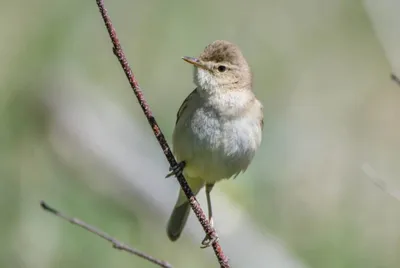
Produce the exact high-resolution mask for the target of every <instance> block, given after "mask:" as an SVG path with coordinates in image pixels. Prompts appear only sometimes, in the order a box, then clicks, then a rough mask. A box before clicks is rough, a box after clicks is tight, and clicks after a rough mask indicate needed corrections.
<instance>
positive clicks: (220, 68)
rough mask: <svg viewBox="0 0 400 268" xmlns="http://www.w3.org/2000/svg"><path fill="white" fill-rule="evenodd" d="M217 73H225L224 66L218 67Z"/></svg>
mask: <svg viewBox="0 0 400 268" xmlns="http://www.w3.org/2000/svg"><path fill="white" fill-rule="evenodd" d="M218 71H220V72H221V73H223V72H225V71H226V66H224V65H220V66H218Z"/></svg>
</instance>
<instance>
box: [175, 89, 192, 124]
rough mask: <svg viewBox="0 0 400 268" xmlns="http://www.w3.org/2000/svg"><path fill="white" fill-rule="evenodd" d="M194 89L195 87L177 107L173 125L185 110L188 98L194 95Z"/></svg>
mask: <svg viewBox="0 0 400 268" xmlns="http://www.w3.org/2000/svg"><path fill="white" fill-rule="evenodd" d="M196 90H197V88H195V89H194V90H193V91H192V92H191V93H190V94H189V96H187V97H186V99H185V100H184V101H183V102H182V104H181V107H180V108H179V110H178V112H177V114H176V121H175V125H176V124H177V123H178V121H179V118H180V117H181V115H182V113H183V111H185V109H186V108H187V105H188V102H189V100H190V99H191V98H192V97H193V96H194V94H196Z"/></svg>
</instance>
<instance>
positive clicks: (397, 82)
mask: <svg viewBox="0 0 400 268" xmlns="http://www.w3.org/2000/svg"><path fill="white" fill-rule="evenodd" d="M390 78H392V80H393V81H394V82H395V83H396V84H397V85H399V86H400V78H399V77H398V76H396V75H395V74H394V73H392V74H391V75H390Z"/></svg>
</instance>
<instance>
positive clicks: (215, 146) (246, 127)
mask: <svg viewBox="0 0 400 268" xmlns="http://www.w3.org/2000/svg"><path fill="white" fill-rule="evenodd" d="M190 122H191V123H190V125H189V126H188V128H186V130H187V131H185V132H183V133H181V135H182V136H181V137H179V136H180V135H179V134H177V137H176V138H177V139H179V138H182V139H183V140H186V141H189V142H187V143H186V144H187V145H188V146H187V147H186V149H184V150H183V151H186V153H185V154H186V159H185V156H184V155H182V157H183V158H182V159H181V160H185V161H186V168H185V173H186V175H187V176H190V177H200V178H201V179H203V180H204V181H206V182H207V183H215V182H216V181H219V180H221V179H227V178H230V177H232V176H234V175H237V174H238V173H240V172H241V171H244V170H246V168H247V167H248V165H249V164H250V162H251V160H252V158H253V156H254V153H255V150H256V149H257V147H258V145H259V143H260V141H261V130H260V127H259V125H258V124H257V122H253V121H252V120H250V119H247V118H240V119H234V120H221V119H219V118H209V117H208V118H205V116H204V115H200V116H197V117H194V118H193V120H191V121H190ZM185 136H186V137H185ZM178 154H179V152H178Z"/></svg>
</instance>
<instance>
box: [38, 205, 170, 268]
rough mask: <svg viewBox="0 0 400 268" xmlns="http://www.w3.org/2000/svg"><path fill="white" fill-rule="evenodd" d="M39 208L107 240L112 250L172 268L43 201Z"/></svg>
mask: <svg viewBox="0 0 400 268" xmlns="http://www.w3.org/2000/svg"><path fill="white" fill-rule="evenodd" d="M40 206H41V207H42V208H43V209H44V210H45V211H47V212H49V213H52V214H53V215H55V216H58V217H60V218H62V219H64V220H66V221H68V222H70V223H72V224H75V225H78V226H79V227H81V228H83V229H85V230H87V231H89V232H91V233H93V234H95V235H97V236H100V237H101V238H103V239H105V240H107V241H108V242H110V243H111V244H112V245H113V248H115V249H119V250H122V251H126V252H129V253H131V254H133V255H136V256H139V257H141V258H143V259H145V260H148V261H150V262H152V263H154V264H157V265H158V266H160V267H162V268H172V265H171V264H169V263H168V262H166V261H162V260H158V259H156V258H154V257H152V256H150V255H147V254H146V253H143V252H141V251H139V250H137V249H134V248H132V247H130V246H128V245H124V244H123V243H121V242H119V241H118V240H116V239H115V238H113V237H111V236H110V235H108V234H106V233H105V232H103V231H101V230H99V229H97V228H95V227H93V226H91V225H89V224H87V223H85V222H83V221H81V220H79V219H77V218H71V217H69V216H66V215H64V214H63V213H61V212H59V211H58V210H56V209H54V208H52V207H50V206H49V205H47V204H46V203H45V202H44V201H40Z"/></svg>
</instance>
